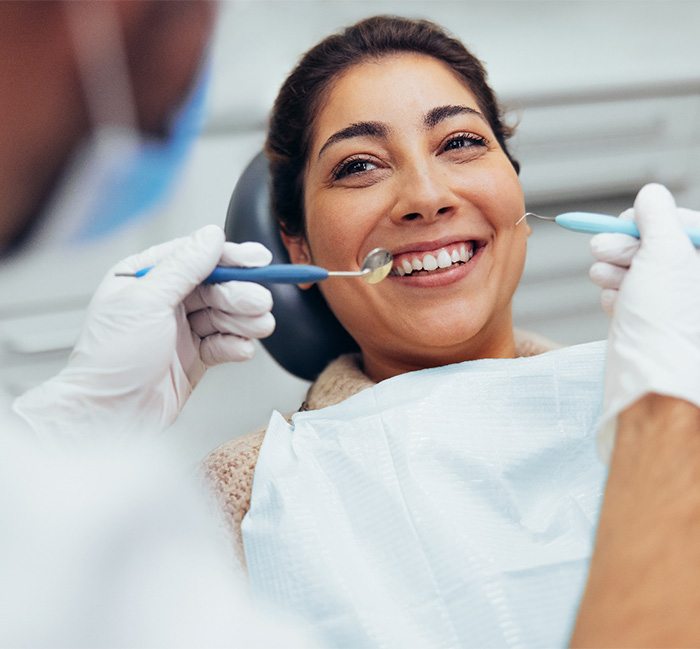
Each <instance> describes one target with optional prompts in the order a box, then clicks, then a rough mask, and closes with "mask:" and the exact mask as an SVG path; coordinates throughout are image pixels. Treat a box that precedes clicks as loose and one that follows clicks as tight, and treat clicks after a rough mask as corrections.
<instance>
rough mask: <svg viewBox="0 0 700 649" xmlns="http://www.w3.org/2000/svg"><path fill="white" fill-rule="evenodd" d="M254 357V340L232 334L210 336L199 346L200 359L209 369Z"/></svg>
mask: <svg viewBox="0 0 700 649" xmlns="http://www.w3.org/2000/svg"><path fill="white" fill-rule="evenodd" d="M254 355H255V345H254V344H253V341H252V340H249V339H247V338H240V337H238V336H234V335H230V334H214V335H212V336H208V337H207V338H205V339H204V340H202V342H201V343H200V345H199V357H200V358H201V359H202V362H203V363H204V364H205V365H206V366H207V367H213V366H214V365H220V364H221V363H230V362H241V361H247V360H249V359H251V358H253V356H254Z"/></svg>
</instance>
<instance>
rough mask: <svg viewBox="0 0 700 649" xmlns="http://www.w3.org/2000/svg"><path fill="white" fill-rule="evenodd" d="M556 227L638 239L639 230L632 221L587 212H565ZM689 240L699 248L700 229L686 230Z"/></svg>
mask: <svg viewBox="0 0 700 649" xmlns="http://www.w3.org/2000/svg"><path fill="white" fill-rule="evenodd" d="M554 220H555V221H556V223H557V224H558V225H561V226H562V227H563V228H566V229H567V230H573V231H574V232H586V233H588V234H598V233H599V232H618V233H620V234H629V235H630V236H632V237H636V238H637V239H639V229H638V228H637V226H636V224H635V223H634V221H628V220H627V219H619V218H617V217H615V216H608V215H607V214H592V213H589V212H566V213H565V214H560V215H559V216H557V217H556V219H554ZM685 231H686V232H687V233H688V236H689V237H690V240H691V241H692V242H693V244H694V245H695V246H696V247H700V228H686V229H685Z"/></svg>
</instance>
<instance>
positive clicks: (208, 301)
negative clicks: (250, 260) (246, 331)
mask: <svg viewBox="0 0 700 649" xmlns="http://www.w3.org/2000/svg"><path fill="white" fill-rule="evenodd" d="M210 307H211V308H214V309H218V310H219V311H224V312H226V313H232V314H239V315H246V316H256V315H263V314H264V313H267V312H268V311H270V310H271V309H272V293H270V291H269V289H267V288H265V287H264V286H261V285H260V284H256V283H255V282H233V281H232V282H222V283H221V284H200V285H199V286H198V287H197V288H195V290H194V291H192V293H191V294H190V295H189V296H188V297H187V298H186V299H185V310H186V311H187V313H192V312H194V311H199V310H200V309H206V308H210Z"/></svg>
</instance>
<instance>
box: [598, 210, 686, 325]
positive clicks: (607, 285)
mask: <svg viewBox="0 0 700 649" xmlns="http://www.w3.org/2000/svg"><path fill="white" fill-rule="evenodd" d="M676 214H677V215H678V218H679V220H680V222H681V224H682V225H683V226H684V227H687V228H700V212H696V211H694V210H688V209H685V208H683V207H678V208H676ZM620 218H621V219H626V220H630V221H631V220H633V219H634V208H631V207H630V208H629V209H627V210H625V211H624V212H622V214H620ZM639 245H640V241H639V239H637V238H635V237H631V236H629V235H627V234H613V233H605V234H597V235H596V236H594V237H593V238H592V239H591V253H592V254H593V257H594V258H595V259H596V261H595V262H594V263H593V265H592V266H591V268H590V272H589V275H590V277H591V280H592V281H593V283H594V284H596V285H598V286H600V288H601V289H602V290H601V292H600V304H601V306H602V307H603V310H604V311H605V312H606V313H607V314H608V315H609V316H612V314H613V309H614V307H615V301H616V300H617V294H618V290H619V288H620V285H621V284H622V280H623V279H624V278H625V276H626V275H627V271H628V270H629V267H630V264H631V263H632V259H633V258H634V255H635V254H636V252H637V250H639Z"/></svg>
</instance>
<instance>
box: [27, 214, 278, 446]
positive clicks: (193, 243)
mask: <svg viewBox="0 0 700 649" xmlns="http://www.w3.org/2000/svg"><path fill="white" fill-rule="evenodd" d="M271 257H272V256H271V254H270V252H269V251H268V250H267V249H266V248H265V247H263V246H262V245H260V244H257V243H242V244H236V243H230V242H225V241H224V233H223V231H222V230H221V228H219V227H217V226H213V225H211V226H206V227H204V228H202V229H200V230H198V231H197V232H195V233H194V234H192V235H191V236H189V237H184V238H181V239H176V240H174V241H170V242H168V243H164V244H161V245H158V246H154V247H152V248H149V249H148V250H146V251H145V252H142V253H140V254H138V255H134V256H132V257H129V258H127V259H125V260H123V261H121V262H120V263H118V264H117V265H116V266H114V267H113V268H112V269H111V270H109V272H108V273H107V275H106V276H105V278H104V279H103V280H102V283H101V284H100V286H99V287H98V288H97V291H96V292H95V295H94V296H93V298H92V301H91V302H90V305H89V307H88V311H87V317H86V322H85V324H84V326H83V330H82V332H81V334H80V337H79V339H78V342H77V344H76V346H75V349H74V350H73V353H72V354H71V356H70V359H69V361H68V365H67V366H66V368H65V369H64V370H62V371H61V372H60V373H59V374H58V375H57V376H55V377H53V378H52V379H50V380H48V381H47V382H46V383H44V384H42V385H40V386H38V387H36V388H33V389H32V390H30V391H29V392H27V393H26V394H24V395H22V396H21V397H19V398H18V399H17V400H15V403H14V410H15V412H17V413H18V414H19V415H20V416H21V417H23V418H24V419H25V420H26V421H28V422H29V424H30V425H31V426H32V428H34V430H35V431H37V432H39V433H44V434H48V435H55V434H56V433H64V434H65V433H69V434H72V435H84V434H88V435H94V434H96V433H97V432H98V431H105V432H109V433H111V434H114V433H126V432H129V431H133V430H135V429H137V430H138V429H140V430H149V431H156V432H157V431H160V430H162V429H163V428H165V427H167V426H169V425H170V424H171V423H172V422H173V421H174V420H175V418H176V417H177V415H178V413H179V412H180V410H181V409H182V407H183V406H184V404H185V402H186V401H187V399H188V397H189V396H190V394H191V392H192V390H193V388H194V387H195V385H196V384H197V382H198V381H199V380H200V379H201V378H202V376H203V374H204V372H205V370H206V369H207V367H210V366H212V365H216V364H218V363H224V362H226V361H243V360H247V359H249V358H250V357H251V356H252V355H253V353H254V349H255V348H254V345H253V342H252V340H251V338H262V337H264V336H268V335H270V333H272V330H273V329H274V318H273V316H272V314H271V313H270V309H271V308H272V296H271V294H270V292H269V291H268V290H267V289H266V288H264V287H263V286H260V285H259V284H255V283H253V282H226V283H223V284H215V285H209V286H203V285H200V283H201V281H202V280H203V279H204V278H206V277H207V276H208V275H209V274H210V273H211V271H212V270H213V269H214V267H215V266H216V265H217V264H221V265H224V266H260V265H265V264H268V263H269V262H270V260H271ZM145 266H155V267H154V268H153V269H152V270H151V271H150V272H149V273H148V274H147V275H146V276H145V277H142V278H140V279H136V278H133V277H117V276H115V273H121V272H125V273H130V272H134V271H136V270H138V269H140V268H143V267H145Z"/></svg>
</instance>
